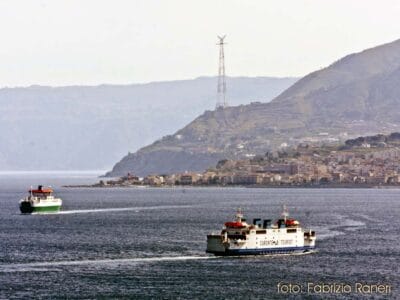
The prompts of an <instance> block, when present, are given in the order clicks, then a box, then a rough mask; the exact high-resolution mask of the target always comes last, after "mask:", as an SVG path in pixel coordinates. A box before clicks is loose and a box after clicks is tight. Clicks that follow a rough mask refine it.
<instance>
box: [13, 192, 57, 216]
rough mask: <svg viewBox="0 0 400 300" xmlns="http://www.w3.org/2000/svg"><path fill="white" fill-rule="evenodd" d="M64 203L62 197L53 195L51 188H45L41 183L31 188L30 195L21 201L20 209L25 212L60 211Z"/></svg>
mask: <svg viewBox="0 0 400 300" xmlns="http://www.w3.org/2000/svg"><path fill="white" fill-rule="evenodd" d="M61 205H62V200H61V199H60V198H55V197H54V196H53V190H52V189H51V188H43V186H41V185H39V186H38V188H37V189H32V188H31V189H30V190H29V196H27V197H25V198H24V199H22V200H21V201H20V202H19V209H20V210H21V213H23V214H30V213H48V212H58V211H59V210H60V207H61Z"/></svg>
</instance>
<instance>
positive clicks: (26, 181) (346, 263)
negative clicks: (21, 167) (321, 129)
mask: <svg viewBox="0 0 400 300" xmlns="http://www.w3.org/2000/svg"><path fill="white" fill-rule="evenodd" d="M95 181H97V179H96V178H95V177H94V175H93V174H90V173H87V174H74V173H69V174H59V173H54V174H50V175H49V174H44V173H43V174H20V173H15V174H0V207H1V209H0V220H1V221H0V298H1V299H3V298H21V299H29V298H48V299H55V298H72V299H74V298H85V299H91V298H138V299H149V298H156V299H157V298H164V299H175V298H181V299H193V298H197V299H250V298H251V299H254V298H258V299H285V298H288V297H289V298H293V299H302V298H308V299H314V298H315V299H327V298H328V299H329V298H333V299H336V298H338V299H341V298H349V299H359V298H362V299H368V298H376V299H398V297H399V293H400V240H399V236H400V190H399V189H252V188H165V189H164V188H162V189H161V188H160V189H158V188H113V189H94V188H76V189H71V188H62V187H61V186H62V185H63V184H78V183H91V182H95ZM38 183H40V184H44V185H51V186H53V187H54V188H55V189H56V192H57V195H58V196H60V197H61V198H62V199H63V201H64V205H63V208H62V212H61V213H59V214H47V215H21V214H19V211H18V200H19V199H20V198H22V197H23V196H25V195H26V192H27V190H28V189H29V187H30V186H31V185H36V184H38ZM283 204H286V205H287V206H288V208H289V210H290V212H291V216H293V217H295V218H297V219H298V220H299V221H300V222H301V223H302V224H303V226H304V227H307V228H308V227H311V228H312V229H314V230H315V231H316V232H317V246H318V249H319V251H318V252H317V253H314V254H310V255H299V256H267V257H246V258H214V257H212V256H210V255H207V254H205V252H204V251H205V248H206V235H207V233H210V232H212V231H215V232H216V231H219V230H220V229H221V226H222V224H223V223H224V222H225V221H227V220H230V219H232V217H233V215H234V213H235V210H236V208H237V207H242V208H243V209H244V212H245V216H247V217H248V219H249V220H250V219H252V218H254V217H264V218H275V217H278V216H279V214H280V212H281V208H282V205H283ZM309 283H311V284H313V285H314V286H317V290H311V291H309V290H308V284H309ZM357 283H362V284H384V285H388V286H390V287H391V293H390V294H389V295H379V294H378V293H372V294H371V295H369V296H365V295H360V294H359V293H358V292H357V291H356V289H355V284H357ZM278 284H280V285H279V286H280V287H281V290H279V289H278ZM289 284H292V287H296V286H298V287H300V288H301V289H302V291H301V292H300V293H298V294H297V293H296V292H297V290H295V291H292V293H291V294H289V293H285V292H286V290H285V289H286V288H288V286H289ZM322 284H326V285H332V284H336V285H349V286H350V287H351V289H352V290H351V292H348V290H347V292H345V291H343V290H341V291H340V292H336V294H335V291H332V290H330V291H329V292H327V293H325V294H318V293H315V292H318V285H319V286H321V285H322ZM366 291H367V290H366Z"/></svg>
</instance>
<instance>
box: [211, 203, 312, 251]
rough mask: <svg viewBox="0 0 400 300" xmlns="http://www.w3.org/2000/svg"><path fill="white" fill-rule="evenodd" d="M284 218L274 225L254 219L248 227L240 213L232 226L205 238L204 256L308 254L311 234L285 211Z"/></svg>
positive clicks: (227, 226)
mask: <svg viewBox="0 0 400 300" xmlns="http://www.w3.org/2000/svg"><path fill="white" fill-rule="evenodd" d="M282 216H283V218H282V219H279V220H278V221H277V222H276V223H275V224H272V223H271V220H264V221H263V222H262V221H261V219H254V220H253V224H247V223H246V220H245V219H244V218H243V214H242V212H241V210H238V212H237V214H236V217H235V220H234V221H233V222H226V223H225V227H224V228H223V229H222V231H221V233H219V234H210V235H207V250H206V252H208V253H212V254H215V255H221V256H228V255H233V256H235V255H260V254H261V255H267V254H290V253H307V252H310V251H311V250H313V249H314V248H315V240H316V235H315V232H314V231H311V230H303V229H302V228H301V226H300V223H299V222H298V221H297V220H294V219H289V218H287V217H288V213H287V211H286V208H284V212H283V213H282Z"/></svg>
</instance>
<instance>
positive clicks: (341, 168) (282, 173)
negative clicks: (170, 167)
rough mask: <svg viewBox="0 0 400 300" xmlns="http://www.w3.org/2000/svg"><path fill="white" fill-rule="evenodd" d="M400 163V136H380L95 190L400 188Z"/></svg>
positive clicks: (118, 182)
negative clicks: (127, 187)
mask: <svg viewBox="0 0 400 300" xmlns="http://www.w3.org/2000/svg"><path fill="white" fill-rule="evenodd" d="M399 161H400V133H392V134H390V135H382V134H379V135H376V136H370V137H359V138H357V139H352V140H347V141H346V142H345V143H344V144H342V145H336V146H331V145H330V146H312V145H308V144H300V145H298V146H297V147H295V148H290V149H289V148H285V149H281V150H279V151H275V152H267V153H265V154H264V155H256V156H254V157H251V158H246V159H242V160H228V159H224V160H220V161H219V162H218V164H217V165H216V166H215V167H213V168H209V169H208V170H206V171H205V172H203V173H196V172H184V173H183V174H167V175H165V174H152V175H148V176H146V177H144V178H139V177H138V176H135V175H134V174H133V173H129V174H127V175H126V176H123V177H121V178H119V179H117V180H108V181H105V180H101V181H100V182H99V183H97V184H95V185H94V186H96V187H112V186H140V185H144V186H156V187H159V186H176V185H186V186H187V185H189V186H214V185H217V186H235V185H240V186H264V187H288V186H289V187H291V186H293V187H308V186H309V187H318V186H328V187H329V186H331V187H335V186H338V187H346V186H349V187H352V186H357V187H363V186H364V187H371V186H386V185H388V186H392V185H394V186H396V185H398V186H400V165H399Z"/></svg>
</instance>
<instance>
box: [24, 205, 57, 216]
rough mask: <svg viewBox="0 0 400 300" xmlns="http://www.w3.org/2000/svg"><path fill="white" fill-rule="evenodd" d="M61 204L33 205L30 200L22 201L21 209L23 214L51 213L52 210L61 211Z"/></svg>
mask: <svg viewBox="0 0 400 300" xmlns="http://www.w3.org/2000/svg"><path fill="white" fill-rule="evenodd" d="M60 207H61V205H51V206H32V205H31V203H29V202H22V203H21V204H20V207H19V209H20V211H21V213H23V214H32V213H50V212H59V211H60Z"/></svg>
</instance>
